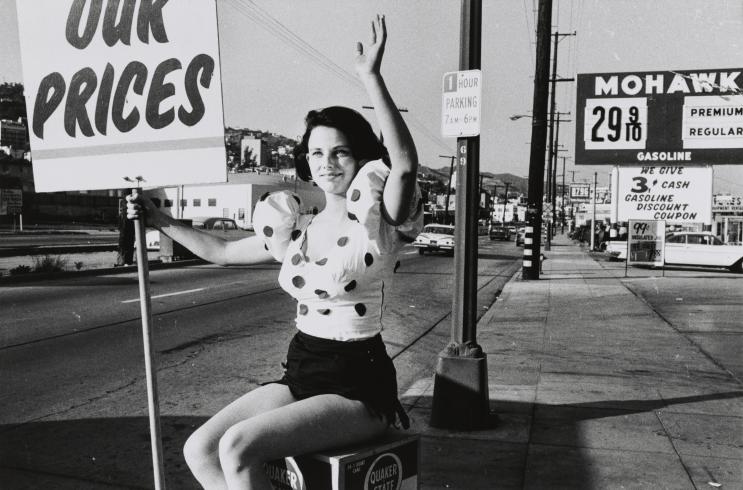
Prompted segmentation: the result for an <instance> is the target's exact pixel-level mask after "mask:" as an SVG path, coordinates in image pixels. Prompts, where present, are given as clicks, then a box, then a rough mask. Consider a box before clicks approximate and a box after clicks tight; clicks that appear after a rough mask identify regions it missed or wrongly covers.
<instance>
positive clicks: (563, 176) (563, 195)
mask: <svg viewBox="0 0 743 490" xmlns="http://www.w3.org/2000/svg"><path fill="white" fill-rule="evenodd" d="M560 158H562V196H560V200H561V202H560V208H561V210H562V230H561V232H562V234H563V235H564V234H565V159H566V158H567V157H560Z"/></svg>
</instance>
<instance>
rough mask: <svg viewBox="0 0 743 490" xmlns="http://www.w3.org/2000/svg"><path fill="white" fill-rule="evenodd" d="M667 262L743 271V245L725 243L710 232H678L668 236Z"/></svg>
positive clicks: (666, 247) (665, 253) (665, 250)
mask: <svg viewBox="0 0 743 490" xmlns="http://www.w3.org/2000/svg"><path fill="white" fill-rule="evenodd" d="M664 255H665V263H666V264H674V265H698V266H705V267H726V268H728V269H730V270H732V271H735V272H743V245H725V244H724V243H722V241H721V240H720V239H719V238H717V237H716V236H715V235H713V234H712V233H710V232H689V231H686V232H678V233H671V234H669V235H667V236H666V246H665V249H664Z"/></svg>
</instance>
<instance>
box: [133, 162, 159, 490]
mask: <svg viewBox="0 0 743 490" xmlns="http://www.w3.org/2000/svg"><path fill="white" fill-rule="evenodd" d="M124 180H126V181H127V182H134V181H136V182H137V187H136V188H134V189H132V193H131V195H130V196H127V200H129V201H130V202H135V201H136V200H137V198H138V196H139V193H140V192H141V184H142V182H143V181H144V179H143V178H142V177H140V176H137V177H135V178H134V179H130V178H129V177H125V178H124ZM127 218H129V219H133V220H134V237H135V238H134V239H135V240H136V242H135V243H136V245H137V247H136V248H137V276H138V278H139V306H140V310H141V312H142V343H143V345H144V364H145V372H146V375H147V405H148V409H149V418H150V444H151V446H152V466H153V470H154V476H155V490H164V489H165V470H164V468H163V448H162V438H161V437H160V403H159V399H158V393H157V373H156V372H155V370H154V368H153V365H154V354H153V350H152V330H151V328H150V325H151V324H152V305H151V302H150V271H149V264H148V259H147V243H146V240H145V220H144V218H145V216H144V215H142V214H136V213H131V212H129V213H128V216H127Z"/></svg>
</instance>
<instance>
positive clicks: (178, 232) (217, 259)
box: [126, 194, 275, 265]
mask: <svg viewBox="0 0 743 490" xmlns="http://www.w3.org/2000/svg"><path fill="white" fill-rule="evenodd" d="M126 200H127V217H128V218H129V219H140V218H141V216H142V214H143V211H144V214H146V216H147V223H148V224H149V225H150V226H154V227H155V228H157V229H158V230H160V232H162V233H165V234H166V235H167V236H169V237H170V238H172V239H173V240H175V241H176V242H178V243H180V244H181V245H183V246H184V247H186V248H187V249H188V250H190V251H191V252H193V253H194V254H196V255H198V256H199V257H201V258H202V259H204V260H206V261H208V262H212V263H214V264H218V265H251V264H265V263H270V262H274V261H275V259H274V258H273V256H271V255H270V254H269V253H268V251H266V249H265V247H264V243H263V240H262V239H261V238H260V237H258V236H251V237H247V238H243V239H242V240H235V241H227V240H224V239H222V238H220V237H216V236H213V235H210V234H208V233H204V232H202V231H200V230H196V229H194V228H191V227H190V226H186V225H184V224H183V223H181V222H180V221H178V220H176V219H174V218H171V217H170V216H168V215H166V214H165V213H163V212H162V211H160V210H159V209H158V208H157V207H156V206H155V205H154V204H153V203H152V201H150V199H148V198H147V197H146V196H144V195H139V194H131V195H129V196H127V197H126Z"/></svg>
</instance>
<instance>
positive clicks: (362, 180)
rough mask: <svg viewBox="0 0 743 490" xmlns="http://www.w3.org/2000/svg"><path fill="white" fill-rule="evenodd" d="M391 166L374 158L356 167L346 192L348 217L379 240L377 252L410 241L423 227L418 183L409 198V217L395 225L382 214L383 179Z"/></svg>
mask: <svg viewBox="0 0 743 490" xmlns="http://www.w3.org/2000/svg"><path fill="white" fill-rule="evenodd" d="M389 175H390V169H389V168H387V166H386V165H385V164H384V163H383V162H382V161H381V160H374V161H371V162H369V163H367V164H366V165H364V166H363V167H361V169H360V170H359V172H358V174H356V177H355V178H354V180H353V182H351V185H350V187H349V188H348V191H347V192H346V201H347V205H346V206H347V208H348V212H349V217H350V218H351V219H356V220H357V221H358V222H359V223H361V224H362V225H364V227H365V228H366V230H367V233H368V234H369V238H370V239H372V240H376V241H377V243H378V244H379V249H380V250H379V251H380V253H395V252H397V251H398V250H399V249H400V248H402V247H403V245H405V244H406V243H412V242H413V241H414V240H415V237H416V236H418V233H420V230H421V229H422V228H423V201H422V199H421V191H420V189H419V188H418V184H416V185H415V192H414V194H413V197H412V198H411V200H410V207H409V211H408V218H407V219H406V220H405V221H404V222H403V223H401V224H399V225H397V226H395V225H392V224H390V223H388V222H387V221H386V220H385V219H384V217H383V216H382V195H383V192H384V183H385V182H386V181H387V177H388V176H389Z"/></svg>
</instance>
